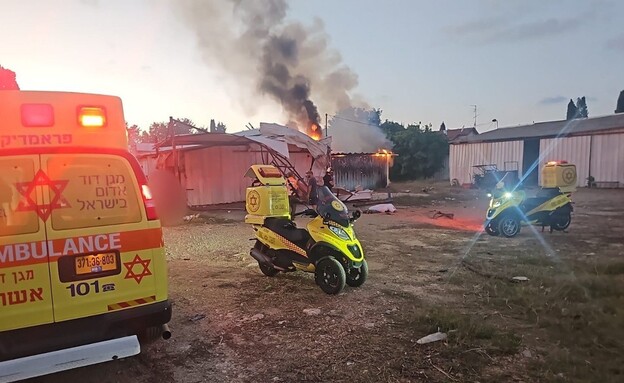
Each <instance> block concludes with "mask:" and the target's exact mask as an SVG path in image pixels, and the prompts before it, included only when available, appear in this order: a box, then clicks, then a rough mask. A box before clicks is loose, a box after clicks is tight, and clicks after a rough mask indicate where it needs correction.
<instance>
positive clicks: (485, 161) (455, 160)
mask: <svg viewBox="0 0 624 383" xmlns="http://www.w3.org/2000/svg"><path fill="white" fill-rule="evenodd" d="M523 149H524V142H523V141H505V142H480V143H475V144H458V145H451V146H450V153H449V165H450V168H449V173H450V179H451V180H453V179H457V180H458V181H459V183H460V184H463V183H471V182H472V175H473V174H474V171H475V169H474V168H473V166H475V165H489V164H494V165H496V167H497V168H498V169H500V170H505V165H507V168H508V169H507V170H516V168H515V163H517V164H518V169H517V170H519V176H521V175H522V174H521V173H522V156H523ZM506 163H507V164H506ZM511 163H513V164H514V165H513V167H512V164H511ZM510 167H511V168H510Z"/></svg>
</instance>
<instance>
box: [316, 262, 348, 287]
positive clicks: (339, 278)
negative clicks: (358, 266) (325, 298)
mask: <svg viewBox="0 0 624 383" xmlns="http://www.w3.org/2000/svg"><path fill="white" fill-rule="evenodd" d="M346 279H347V275H346V273H345V271H344V268H343V267H342V265H341V264H340V262H338V260H337V259H336V258H334V257H327V258H323V259H322V260H321V261H320V262H319V263H317V264H316V270H315V271H314V280H315V281H316V284H317V285H318V286H319V287H320V288H321V290H323V291H324V292H325V293H326V294H338V293H340V292H341V291H342V289H343V288H344V286H345V282H346Z"/></svg>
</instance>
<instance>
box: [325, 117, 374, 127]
mask: <svg viewBox="0 0 624 383" xmlns="http://www.w3.org/2000/svg"><path fill="white" fill-rule="evenodd" d="M331 117H332V118H335V119H337V120H343V121H349V122H354V123H356V124H361V125H368V126H374V127H376V128H379V125H375V124H370V123H366V122H362V121H356V120H350V119H348V118H343V117H338V116H331Z"/></svg>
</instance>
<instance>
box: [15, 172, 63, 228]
mask: <svg viewBox="0 0 624 383" xmlns="http://www.w3.org/2000/svg"><path fill="white" fill-rule="evenodd" d="M68 183H69V181H68V180H57V181H53V180H51V179H50V177H48V175H47V174H45V173H44V172H43V170H41V169H39V171H38V172H37V174H35V177H34V178H33V180H32V181H30V182H18V183H16V184H15V189H16V190H17V192H18V193H20V194H21V195H22V197H24V198H23V199H22V200H21V201H20V202H19V203H18V204H17V208H16V209H15V210H16V211H34V212H36V213H37V215H38V216H39V218H41V219H42V220H44V221H46V220H47V219H48V218H49V217H50V214H52V210H54V209H62V208H67V207H70V205H69V202H67V200H66V199H65V198H64V197H63V190H65V188H66V187H67V184H68ZM37 186H41V187H43V186H47V187H48V190H49V191H50V203H49V204H37V201H36V198H37V196H36V188H37Z"/></svg>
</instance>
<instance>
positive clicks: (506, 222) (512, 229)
mask: <svg viewBox="0 0 624 383" xmlns="http://www.w3.org/2000/svg"><path fill="white" fill-rule="evenodd" d="M498 232H499V233H500V234H502V235H504V236H505V237H507V238H511V237H515V236H516V235H518V233H520V219H519V218H518V216H517V215H515V214H505V215H504V216H503V217H501V218H500V220H499V222H498Z"/></svg>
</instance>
